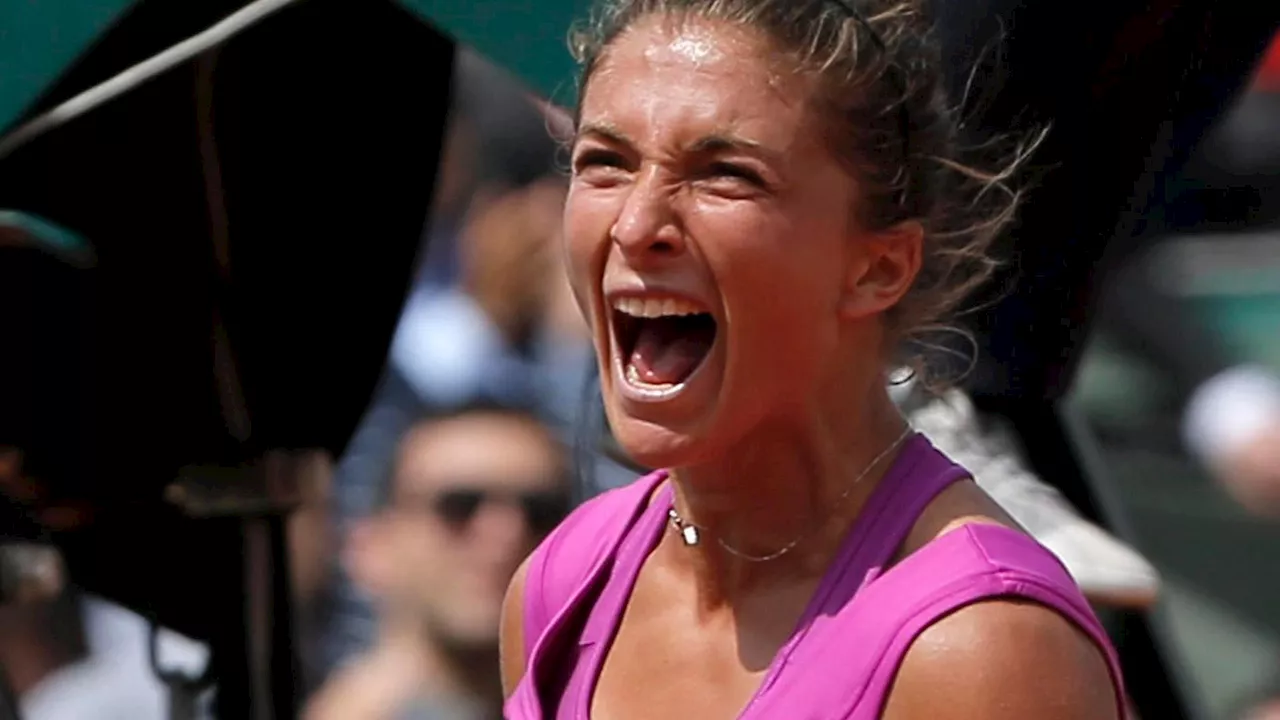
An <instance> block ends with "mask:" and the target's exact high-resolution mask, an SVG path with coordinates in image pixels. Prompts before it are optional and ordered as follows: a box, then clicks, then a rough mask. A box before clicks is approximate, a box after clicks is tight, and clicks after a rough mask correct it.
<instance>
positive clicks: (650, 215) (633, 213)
mask: <svg viewBox="0 0 1280 720" xmlns="http://www.w3.org/2000/svg"><path fill="white" fill-rule="evenodd" d="M672 192H673V190H672V189H671V188H667V187H663V184H662V182H661V179H660V178H659V176H658V171H657V169H656V168H655V169H651V170H649V171H648V172H646V173H645V174H643V175H642V176H641V177H640V178H639V179H638V180H637V182H636V183H635V184H634V185H632V186H631V191H630V193H629V194H628V195H627V199H626V202H625V203H624V204H623V207H622V212H621V213H619V214H618V218H617V220H615V221H614V224H613V228H612V229H611V231H610V236H611V238H612V240H613V242H614V244H616V245H617V246H618V248H619V249H620V250H621V251H622V254H623V255H624V256H626V258H627V260H628V261H629V262H630V263H631V264H633V265H637V264H643V263H653V262H661V261H664V260H669V259H672V258H676V257H679V256H681V255H683V254H684V252H685V240H684V232H683V230H682V229H681V227H680V223H679V221H678V217H677V215H676V213H675V211H674V208H673V207H672Z"/></svg>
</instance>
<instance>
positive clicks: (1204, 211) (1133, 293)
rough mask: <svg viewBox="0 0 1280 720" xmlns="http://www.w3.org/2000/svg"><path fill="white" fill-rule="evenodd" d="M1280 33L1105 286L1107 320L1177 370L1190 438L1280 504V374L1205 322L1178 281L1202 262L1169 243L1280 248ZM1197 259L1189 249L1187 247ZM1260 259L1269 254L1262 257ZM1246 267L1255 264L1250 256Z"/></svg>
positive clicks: (1242, 488)
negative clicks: (1145, 236) (1278, 71)
mask: <svg viewBox="0 0 1280 720" xmlns="http://www.w3.org/2000/svg"><path fill="white" fill-rule="evenodd" d="M1277 58H1280V37H1277V41H1276V42H1275V43H1273V46H1272V50H1271V51H1270V54H1269V55H1268V59H1267V60H1265V61H1264V63H1263V65H1262V70H1261V71H1260V73H1259V75H1258V77H1257V80H1256V82H1255V83H1254V85H1253V87H1252V88H1251V89H1250V90H1249V92H1247V93H1245V94H1244V95H1243V96H1242V97H1241V98H1240V100H1239V101H1238V102H1237V103H1236V105H1235V106H1234V107H1233V108H1232V109H1231V110H1230V111H1229V112H1228V113H1227V114H1226V116H1225V117H1223V118H1222V119H1221V121H1220V122H1219V123H1218V124H1217V125H1216V126H1215V127H1214V129H1213V130H1212V132H1211V133H1210V134H1209V136H1208V137H1207V138H1206V139H1205V141H1204V142H1203V143H1202V145H1201V146H1200V148H1199V149H1198V151H1197V152H1196V154H1195V155H1194V156H1193V158H1192V160H1191V162H1190V163H1189V164H1188V166H1187V168H1186V170H1185V171H1184V172H1183V173H1181V174H1180V175H1178V176H1176V177H1174V178H1172V179H1171V181H1170V182H1169V187H1168V191H1167V193H1166V194H1167V197H1168V200H1167V207H1166V208H1165V217H1164V218H1163V219H1162V221H1161V220H1157V221H1153V225H1155V224H1157V222H1159V225H1160V230H1159V231H1158V232H1153V233H1152V236H1151V238H1150V241H1149V242H1147V243H1145V244H1144V247H1143V248H1142V249H1140V250H1138V251H1136V252H1130V253H1128V255H1127V257H1126V258H1125V260H1124V261H1123V262H1122V263H1121V264H1120V265H1119V266H1118V268H1117V270H1116V271H1115V272H1114V274H1113V275H1112V276H1111V277H1109V278H1108V280H1107V282H1106V284H1105V286H1104V287H1105V295H1104V304H1103V308H1104V309H1103V312H1102V313H1100V315H1099V321H1100V323H1101V324H1102V326H1103V328H1104V330H1106V331H1107V332H1108V334H1109V335H1111V336H1112V337H1114V338H1115V339H1116V340H1117V341H1119V342H1121V343H1123V344H1124V345H1125V346H1127V347H1128V348H1129V349H1130V350H1132V351H1133V352H1135V353H1137V354H1138V355H1140V356H1143V357H1146V358H1149V359H1150V360H1152V361H1153V362H1154V363H1155V364H1156V365H1157V366H1158V367H1160V368H1161V369H1163V370H1165V371H1166V373H1167V374H1168V376H1169V378H1170V379H1171V380H1173V383H1174V386H1175V389H1176V390H1177V391H1178V393H1179V395H1180V398H1181V399H1182V403H1183V406H1184V408H1185V411H1184V415H1183V422H1182V437H1183V441H1184V443H1185V445H1186V447H1187V449H1188V450H1189V451H1190V452H1191V454H1192V455H1193V456H1194V457H1195V458H1196V459H1197V460H1199V461H1200V462H1201V463H1203V464H1204V465H1205V467H1207V468H1208V469H1209V470H1210V471H1212V472H1213V474H1214V475H1215V476H1216V477H1217V478H1218V479H1219V480H1220V481H1221V482H1222V483H1223V484H1224V486H1225V487H1226V488H1227V490H1228V491H1229V492H1230V493H1231V494H1232V495H1233V496H1234V497H1235V498H1236V499H1237V500H1239V501H1240V502H1241V503H1242V504H1244V505H1245V506H1246V507H1247V508H1249V509H1250V510H1252V511H1254V512H1258V513H1262V514H1276V513H1280V376H1277V372H1276V369H1275V368H1267V367H1263V366H1259V365H1255V364H1251V363H1250V362H1249V361H1248V358H1241V357H1236V356H1234V355H1233V354H1232V353H1231V352H1230V351H1229V349H1228V346H1227V345H1228V344H1227V343H1226V342H1225V341H1224V340H1223V338H1222V337H1221V334H1220V333H1219V332H1217V331H1216V329H1215V328H1213V327H1210V326H1209V325H1207V324H1205V323H1203V322H1201V321H1200V319H1199V318H1198V317H1197V313H1196V308H1194V307H1192V304H1191V303H1189V302H1187V300H1186V299H1185V297H1184V293H1183V290H1184V288H1181V287H1178V285H1179V283H1183V282H1185V281H1186V280H1188V279H1189V278H1190V277H1192V276H1194V275H1195V274H1196V273H1198V272H1202V271H1206V270H1211V269H1210V268H1205V267H1200V265H1203V259H1204V257H1206V256H1204V255H1202V256H1201V259H1200V260H1194V261H1189V262H1184V263H1183V265H1190V266H1192V267H1187V268H1182V267H1180V266H1176V264H1171V262H1170V261H1169V260H1168V259H1169V258H1170V257H1171V253H1170V252H1169V249H1170V248H1171V247H1172V246H1173V244H1175V243H1181V244H1183V245H1186V244H1187V241H1188V240H1190V241H1192V242H1193V243H1194V244H1196V245H1199V246H1201V247H1202V248H1203V252H1204V253H1208V254H1213V255H1218V256H1225V255H1226V254H1229V253H1232V252H1237V253H1238V252H1241V249H1242V247H1243V245H1241V244H1239V243H1234V244H1233V243H1230V242H1229V240H1230V239H1231V238H1232V237H1234V238H1247V237H1249V236H1252V240H1253V241H1254V242H1252V243H1251V246H1252V247H1254V248H1255V251H1257V252H1260V253H1262V254H1263V256H1264V257H1265V255H1267V254H1274V253H1275V251H1276V249H1277V248H1280V141H1277V137H1280V133H1277V132H1276V128H1280V81H1277V79H1276V78H1275V77H1274V76H1273V75H1274V73H1275V68H1276V67H1277V66H1280V62H1278V61H1277ZM1182 257H1185V254H1184V255H1183V256H1182ZM1259 259H1260V260H1261V259H1262V258H1259ZM1243 264H1244V266H1249V261H1248V260H1247V258H1245V259H1243ZM1276 291H1277V292H1280V288H1276Z"/></svg>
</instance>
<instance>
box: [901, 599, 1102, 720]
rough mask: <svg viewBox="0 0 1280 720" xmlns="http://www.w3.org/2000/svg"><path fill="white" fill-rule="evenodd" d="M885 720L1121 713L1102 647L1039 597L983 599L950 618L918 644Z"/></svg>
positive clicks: (1094, 718)
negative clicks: (1029, 599)
mask: <svg viewBox="0 0 1280 720" xmlns="http://www.w3.org/2000/svg"><path fill="white" fill-rule="evenodd" d="M882 717H883V718H884V720H979V719H981V720H1025V718H1037V720H1115V719H1118V718H1119V717H1120V716H1119V708H1118V707H1117V698H1116V691H1115V686H1114V684H1113V681H1112V678H1111V673H1110V670H1109V669H1108V666H1107V663H1106V660H1105V659H1104V656H1103V654H1102V651H1101V650H1100V649H1099V648H1098V647H1097V645H1095V644H1094V642H1093V641H1092V640H1091V639H1090V638H1089V637H1088V636H1087V635H1086V634H1085V633H1084V632H1083V631H1082V630H1080V629H1079V628H1078V627H1076V626H1075V624H1073V623H1072V622H1071V621H1070V620H1068V619H1067V618H1065V617H1063V616H1062V615H1060V614H1058V613H1057V612H1054V611H1053V610H1051V609H1049V608H1047V607H1045V606H1043V605H1039V604H1036V603H1032V602H1027V601H1018V600H996V601H988V602H981V603H977V604H974V605H970V606H967V607H965V608H962V609H960V610H958V611H956V612H955V613H953V614H951V615H949V616H947V617H946V618H943V619H942V620H940V621H938V622H937V623H935V624H934V625H932V626H930V627H929V628H928V629H927V630H925V631H924V632H923V633H921V634H920V636H919V637H918V638H917V639H916V640H915V642H914V643H913V644H912V645H911V648H910V649H909V650H908V651H907V654H906V657H905V658H903V661H902V665H901V667H900V668H899V669H898V674H897V677H896V678H895V679H894V682H893V686H892V688H891V690H890V693H889V697H888V699H887V701H886V704H885V709H884V713H883V715H882Z"/></svg>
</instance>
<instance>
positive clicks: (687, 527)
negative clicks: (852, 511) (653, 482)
mask: <svg viewBox="0 0 1280 720" xmlns="http://www.w3.org/2000/svg"><path fill="white" fill-rule="evenodd" d="M912 430H913V428H912V427H911V425H910V424H908V425H907V427H906V429H905V430H903V431H902V434H901V435H899V436H898V437H897V439H895V440H894V441H893V442H892V443H889V446H888V447H886V448H885V449H884V450H882V451H880V454H879V455H876V456H875V458H874V459H873V460H872V461H871V462H870V463H867V466H866V467H865V468H863V470H862V472H860V473H858V477H856V478H854V479H853V482H851V483H849V486H848V487H846V488H845V489H844V492H842V493H840V497H838V498H836V500H835V502H834V503H832V509H833V510H834V509H835V508H838V507H840V505H842V504H844V501H845V500H847V499H849V494H850V493H852V492H853V489H854V488H855V487H857V486H858V484H859V483H861V482H862V480H863V479H864V478H865V477H866V476H867V474H868V473H870V472H871V470H872V469H874V468H875V466H876V465H879V464H880V461H881V460H884V459H885V458H886V457H887V456H888V455H889V453H891V452H893V451H894V450H896V449H897V448H898V446H899V445H901V444H902V443H903V441H905V440H906V439H907V438H908V437H910V436H911V433H912ZM667 518H668V519H669V520H670V521H671V526H672V527H673V528H675V529H676V531H677V532H678V533H679V534H680V539H681V540H683V541H684V544H685V545H689V546H693V545H697V544H698V543H699V541H700V540H701V534H702V532H701V531H702V529H703V528H701V527H699V526H697V525H695V524H693V523H691V522H689V521H688V520H685V519H684V518H682V517H680V513H679V512H678V511H677V510H676V508H675V505H674V504H672V506H671V508H670V509H668V510H667ZM812 530H813V528H812V527H809V528H806V529H805V530H804V531H803V532H801V533H800V534H799V535H797V536H796V537H795V539H794V540H792V541H791V542H789V543H787V544H786V545H783V546H782V547H780V548H778V549H777V550H774V551H773V552H771V553H767V554H765V555H752V554H751V553H748V552H744V551H742V550H739V549H738V548H735V547H733V546H732V545H730V544H729V543H727V542H725V541H724V539H723V538H720V537H717V538H716V542H717V543H719V544H720V547H721V548H723V549H724V551H725V552H727V553H729V554H730V555H734V556H736V557H739V558H741V559H743V560H747V561H749V562H769V561H770V560H776V559H778V558H780V557H782V556H783V555H786V554H787V553H789V552H791V551H792V550H794V549H795V547H796V546H797V545H799V544H800V543H801V542H803V541H804V540H805V539H806V538H807V537H809V533H810V532H811V531H812Z"/></svg>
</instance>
